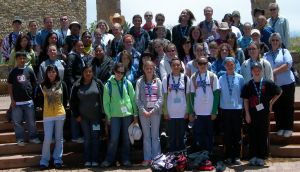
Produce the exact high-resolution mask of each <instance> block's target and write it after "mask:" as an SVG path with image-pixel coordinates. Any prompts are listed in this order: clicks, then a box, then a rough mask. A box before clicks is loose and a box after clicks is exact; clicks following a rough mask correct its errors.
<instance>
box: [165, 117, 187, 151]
mask: <svg viewBox="0 0 300 172" xmlns="http://www.w3.org/2000/svg"><path fill="white" fill-rule="evenodd" d="M185 124H186V123H185V119H184V118H171V119H169V120H168V134H169V144H170V152H174V151H179V150H183V149H185V144H184V134H185V126H186V125H185Z"/></svg>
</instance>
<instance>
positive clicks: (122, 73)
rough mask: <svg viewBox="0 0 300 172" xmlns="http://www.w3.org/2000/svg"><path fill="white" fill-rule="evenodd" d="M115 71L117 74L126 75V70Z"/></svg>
mask: <svg viewBox="0 0 300 172" xmlns="http://www.w3.org/2000/svg"><path fill="white" fill-rule="evenodd" d="M115 73H116V74H120V75H124V73H125V72H122V71H118V70H117V71H115Z"/></svg>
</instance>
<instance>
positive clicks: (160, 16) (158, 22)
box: [153, 13, 171, 41]
mask: <svg viewBox="0 0 300 172" xmlns="http://www.w3.org/2000/svg"><path fill="white" fill-rule="evenodd" d="M155 22H156V26H164V22H165V15H164V14H163V13H157V14H156V15H155ZM153 31H154V39H155V38H156V34H155V28H154V30H153ZM165 38H166V39H167V40H169V41H171V31H170V29H167V28H166V35H165Z"/></svg>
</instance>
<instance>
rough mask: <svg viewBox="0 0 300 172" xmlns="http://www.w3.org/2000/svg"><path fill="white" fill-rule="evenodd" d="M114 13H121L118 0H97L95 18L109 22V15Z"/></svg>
mask: <svg viewBox="0 0 300 172" xmlns="http://www.w3.org/2000/svg"><path fill="white" fill-rule="evenodd" d="M114 13H120V14H121V2H120V0H97V20H100V19H104V20H106V21H107V22H108V23H109V24H110V21H109V16H111V15H113V14H114Z"/></svg>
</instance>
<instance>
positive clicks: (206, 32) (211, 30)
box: [199, 6, 219, 42]
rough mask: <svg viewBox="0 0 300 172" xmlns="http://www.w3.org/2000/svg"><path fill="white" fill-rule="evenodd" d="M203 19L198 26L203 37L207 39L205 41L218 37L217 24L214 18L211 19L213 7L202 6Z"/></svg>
mask: <svg viewBox="0 0 300 172" xmlns="http://www.w3.org/2000/svg"><path fill="white" fill-rule="evenodd" d="M204 16H205V20H204V21H202V22H200V23H199V27H200V29H201V31H202V33H203V39H204V40H208V41H207V42H210V41H213V40H216V39H218V37H219V35H218V33H217V29H218V27H219V24H218V22H217V21H216V20H213V18H212V16H213V9H212V7H209V6H207V7H205V8H204Z"/></svg>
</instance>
